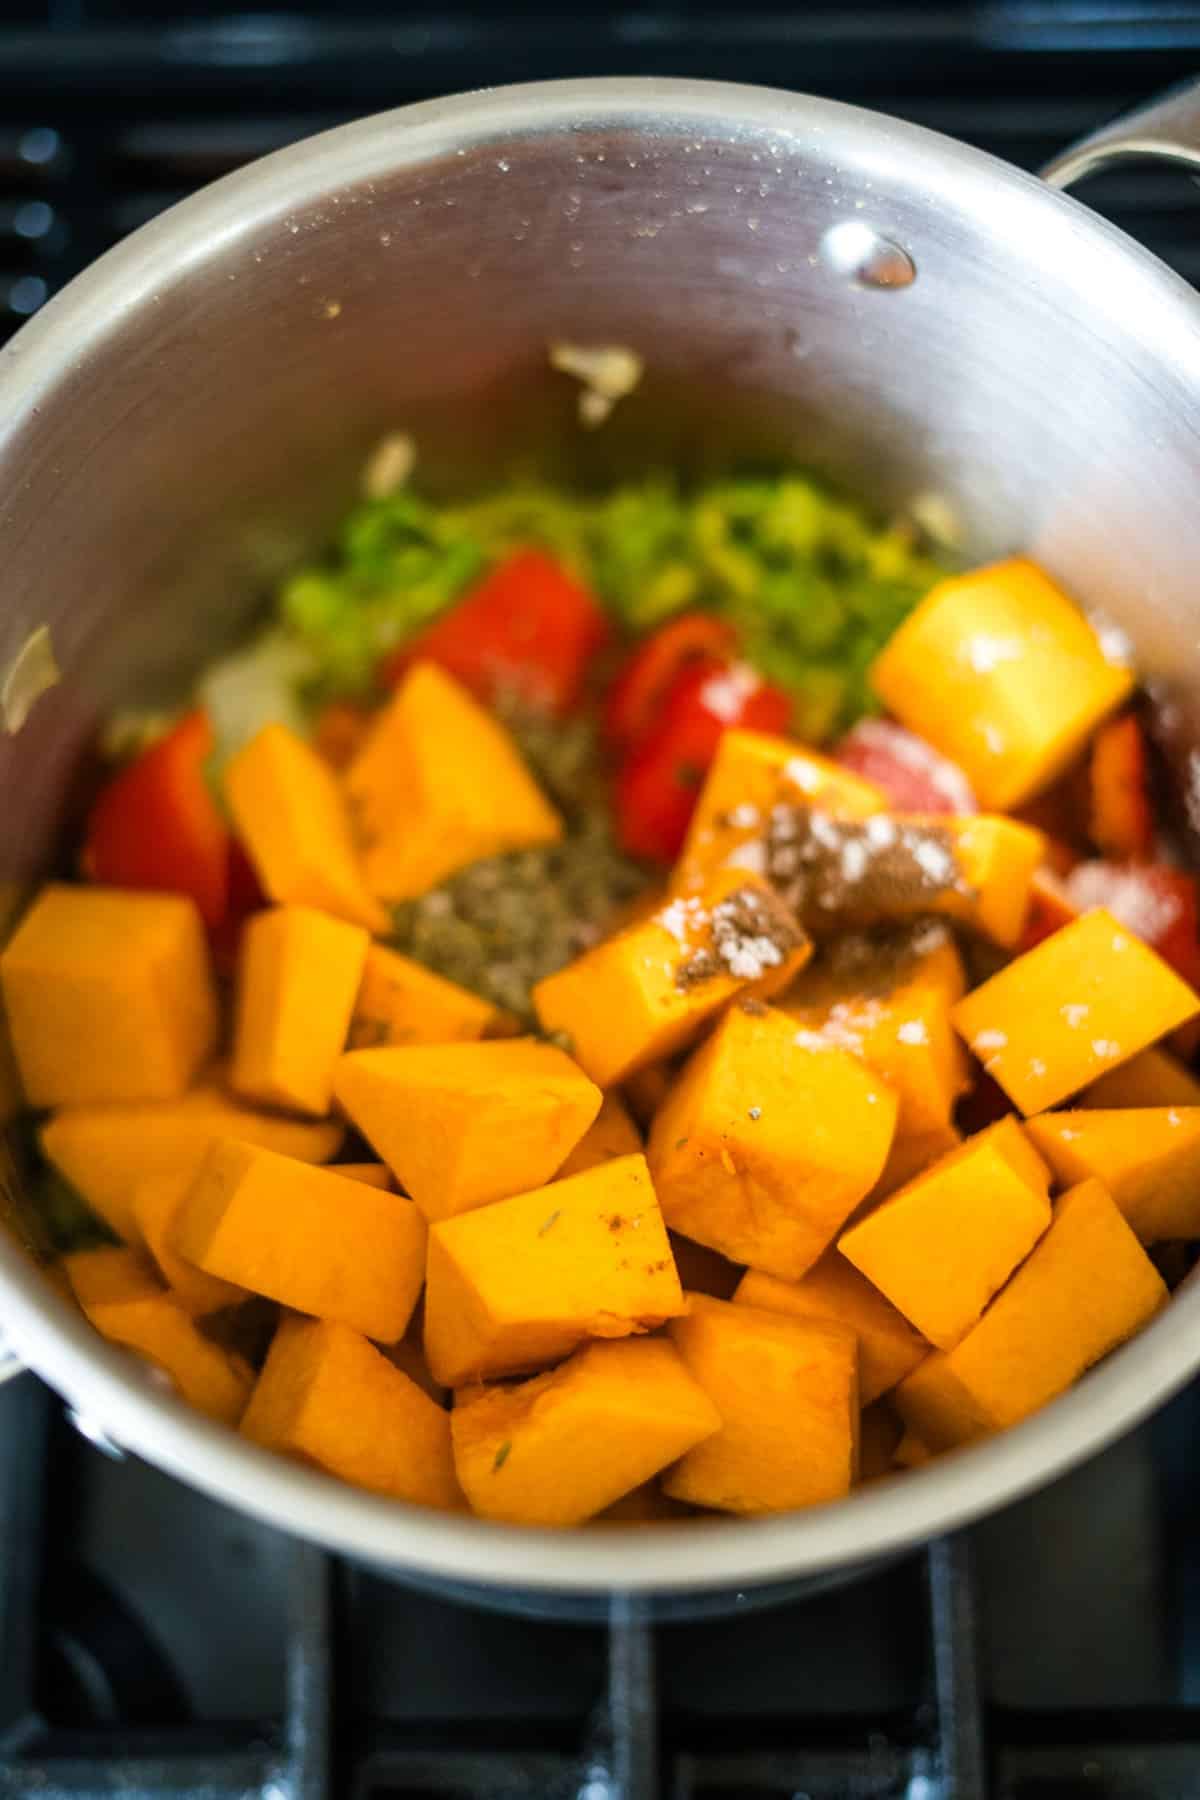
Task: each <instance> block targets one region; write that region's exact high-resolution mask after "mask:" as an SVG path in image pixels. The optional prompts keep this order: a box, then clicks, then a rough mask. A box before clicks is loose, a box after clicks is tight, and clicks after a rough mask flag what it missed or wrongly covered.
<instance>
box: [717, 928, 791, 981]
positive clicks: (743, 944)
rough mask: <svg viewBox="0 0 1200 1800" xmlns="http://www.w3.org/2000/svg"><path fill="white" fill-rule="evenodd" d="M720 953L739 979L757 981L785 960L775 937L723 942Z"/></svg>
mask: <svg viewBox="0 0 1200 1800" xmlns="http://www.w3.org/2000/svg"><path fill="white" fill-rule="evenodd" d="M718 955H719V956H720V958H721V961H722V962H723V963H724V964H725V967H726V968H727V969H728V970H729V973H730V974H731V975H736V976H737V978H738V980H739V981H757V980H758V977H759V976H760V975H762V974H765V972H766V971H767V970H768V969H774V968H777V967H778V966H779V964H780V963H781V962H782V961H783V951H782V950H781V949H780V948H779V945H778V944H777V943H776V942H775V940H774V938H769V937H756V938H738V939H736V940H735V941H734V942H733V943H731V944H722V945H721V947H720V949H719V951H718Z"/></svg>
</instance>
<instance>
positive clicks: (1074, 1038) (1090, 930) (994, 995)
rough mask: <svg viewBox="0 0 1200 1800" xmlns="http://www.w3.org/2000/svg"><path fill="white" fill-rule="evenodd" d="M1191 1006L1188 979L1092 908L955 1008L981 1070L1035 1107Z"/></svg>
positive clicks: (1159, 1033)
mask: <svg viewBox="0 0 1200 1800" xmlns="http://www.w3.org/2000/svg"><path fill="white" fill-rule="evenodd" d="M1198 1012H1200V998H1197V996H1196V994H1195V993H1193V991H1192V989H1191V988H1190V987H1189V986H1188V984H1187V983H1186V981H1181V980H1180V978H1179V976H1178V975H1176V973H1175V971H1174V970H1173V969H1171V968H1169V967H1168V966H1167V964H1166V963H1165V962H1164V961H1163V960H1162V958H1161V957H1160V956H1158V955H1157V954H1156V953H1155V952H1154V951H1153V950H1151V949H1150V948H1149V946H1148V945H1146V944H1143V943H1142V942H1141V940H1140V939H1138V938H1136V937H1134V936H1133V934H1132V933H1131V932H1128V931H1126V930H1125V928H1124V926H1123V925H1120V924H1118V923H1117V921H1116V919H1114V918H1113V916H1112V914H1111V913H1110V912H1108V911H1106V910H1105V909H1104V908H1103V907H1097V908H1096V909H1095V910H1094V911H1092V912H1088V913H1084V914H1083V916H1082V917H1081V918H1079V919H1076V920H1075V922H1074V923H1073V924H1071V925H1064V926H1063V927H1062V929H1061V931H1056V932H1055V933H1054V935H1053V936H1052V937H1048V938H1045V939H1043V941H1042V942H1041V943H1040V944H1038V945H1036V946H1035V947H1034V949H1032V950H1027V951H1026V952H1025V954H1024V955H1023V956H1018V957H1016V958H1015V959H1014V961H1012V962H1011V963H1009V965H1008V967H1007V968H1004V969H1001V970H1000V972H999V974H998V975H993V976H992V977H991V979H990V980H989V981H985V982H984V983H983V984H982V986H981V987H977V988H976V989H975V990H974V992H973V993H970V994H968V995H967V996H966V998H965V999H964V1000H960V1001H959V1003H958V1005H957V1006H956V1007H955V1008H954V1012H953V1015H952V1016H953V1019H954V1023H955V1026H956V1027H957V1029H958V1031H959V1032H960V1033H961V1034H962V1036H963V1037H964V1038H965V1039H966V1041H967V1043H968V1045H969V1046H970V1048H971V1049H972V1050H973V1051H974V1053H975V1055H976V1056H978V1057H979V1059H980V1061H981V1062H982V1063H983V1066H984V1068H985V1069H986V1070H987V1072H988V1074H989V1075H991V1076H992V1077H993V1079H994V1080H996V1081H998V1082H999V1084H1000V1086H1001V1087H1002V1088H1003V1089H1004V1091H1005V1093H1006V1094H1007V1095H1008V1096H1009V1098H1010V1099H1011V1100H1012V1101H1013V1102H1014V1104H1015V1105H1016V1106H1018V1107H1019V1108H1020V1110H1021V1111H1022V1112H1023V1113H1036V1112H1043V1111H1045V1109H1046V1108H1047V1107H1050V1106H1055V1105H1057V1103H1058V1102H1059V1101H1060V1100H1065V1099H1066V1098H1067V1096H1068V1095H1069V1094H1074V1093H1077V1092H1078V1090H1079V1089H1080V1088H1081V1087H1086V1086H1087V1085H1088V1083H1089V1082H1092V1081H1095V1080H1096V1078H1097V1077H1098V1076H1100V1075H1102V1074H1104V1072H1105V1071H1106V1070H1108V1069H1112V1068H1115V1067H1116V1065H1117V1064H1118V1063H1121V1062H1124V1061H1125V1060H1126V1059H1127V1058H1128V1057H1131V1056H1134V1055H1136V1054H1137V1052H1138V1051H1139V1050H1144V1049H1145V1048H1146V1046H1147V1044H1152V1043H1153V1042H1154V1040H1155V1039H1156V1038H1160V1037H1163V1036H1164V1035H1165V1034H1166V1033H1167V1032H1168V1031H1173V1030H1174V1028H1175V1027H1176V1026H1177V1025H1182V1024H1184V1023H1185V1021H1186V1020H1188V1019H1191V1018H1194V1017H1195V1015H1196V1014H1197V1013H1198Z"/></svg>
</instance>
